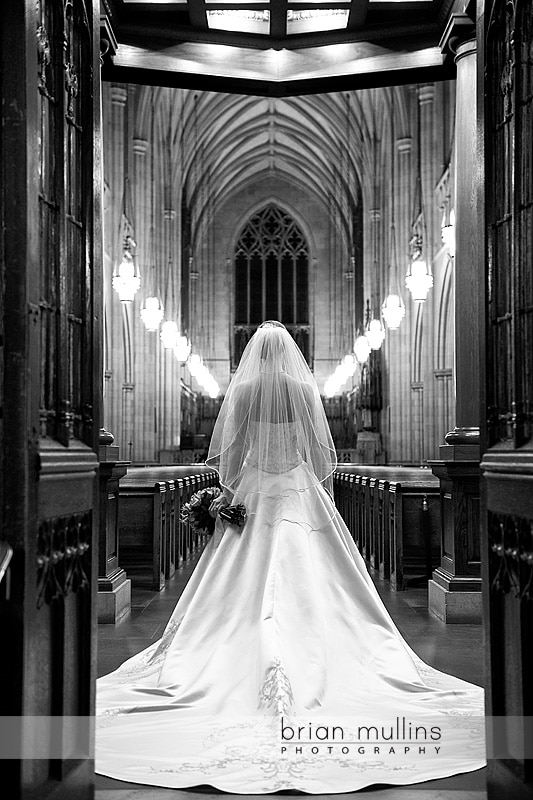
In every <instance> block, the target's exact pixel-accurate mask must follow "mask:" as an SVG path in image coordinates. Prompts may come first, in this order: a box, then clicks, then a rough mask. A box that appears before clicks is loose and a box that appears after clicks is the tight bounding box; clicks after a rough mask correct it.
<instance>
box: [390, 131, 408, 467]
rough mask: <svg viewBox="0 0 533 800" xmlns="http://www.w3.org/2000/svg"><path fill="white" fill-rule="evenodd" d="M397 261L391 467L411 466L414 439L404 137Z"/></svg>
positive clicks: (399, 166) (398, 160) (398, 172)
mask: <svg viewBox="0 0 533 800" xmlns="http://www.w3.org/2000/svg"><path fill="white" fill-rule="evenodd" d="M396 150H397V156H396V186H397V192H396V198H395V203H396V205H395V214H394V216H395V224H396V257H397V261H398V263H397V271H398V287H397V289H398V291H399V292H400V294H401V296H402V298H403V301H404V303H405V311H406V313H405V317H404V319H403V320H402V322H401V324H400V327H399V328H398V330H395V331H391V332H390V333H389V334H388V339H389V340H390V346H389V354H390V356H389V357H390V367H389V369H390V370H391V372H392V374H393V375H394V382H395V387H394V405H391V439H392V441H393V442H394V444H395V447H394V450H392V449H391V451H390V452H389V460H390V461H392V462H393V463H396V464H399V463H407V464H410V463H412V459H413V436H412V424H411V412H412V408H411V403H410V394H411V370H410V359H409V355H408V354H409V353H410V352H411V348H412V343H411V330H410V325H411V309H410V303H409V298H408V296H407V295H408V292H407V289H406V288H405V283H404V277H405V271H406V265H407V253H408V239H409V237H408V231H409V227H410V225H411V218H410V215H411V211H412V205H413V201H412V189H411V181H412V140H411V137H409V136H403V137H401V138H399V139H397V140H396Z"/></svg>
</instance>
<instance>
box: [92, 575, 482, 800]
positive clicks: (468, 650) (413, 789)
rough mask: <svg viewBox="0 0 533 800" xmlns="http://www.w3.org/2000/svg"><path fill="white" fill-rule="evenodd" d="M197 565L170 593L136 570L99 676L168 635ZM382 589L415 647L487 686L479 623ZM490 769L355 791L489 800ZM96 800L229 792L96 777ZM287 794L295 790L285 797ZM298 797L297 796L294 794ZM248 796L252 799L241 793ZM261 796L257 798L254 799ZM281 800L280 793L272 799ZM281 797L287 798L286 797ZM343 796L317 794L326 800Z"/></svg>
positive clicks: (106, 631)
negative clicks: (127, 608)
mask: <svg viewBox="0 0 533 800" xmlns="http://www.w3.org/2000/svg"><path fill="white" fill-rule="evenodd" d="M193 568H194V562H193V563H191V564H188V565H187V566H185V567H184V568H182V569H181V570H179V571H178V572H177V573H176V575H175V576H174V578H173V579H172V580H170V581H167V584H166V587H165V590H164V591H162V592H153V591H152V590H151V589H150V588H149V587H148V580H147V576H146V575H145V574H143V573H142V572H138V573H135V572H133V573H132V572H130V573H129V577H130V578H131V579H132V610H131V614H130V615H129V616H128V617H127V618H126V619H124V620H123V621H122V622H121V623H120V624H119V625H117V626H115V625H100V626H99V630H98V675H99V676H100V675H105V674H106V673H107V672H111V671H112V670H113V669H115V668H116V667H117V666H118V665H119V664H121V663H122V662H123V661H125V660H126V658H129V656H131V655H134V654H135V653H137V652H138V651H139V650H142V649H144V648H145V647H147V646H148V645H149V644H151V643H152V642H153V641H155V640H156V639H158V638H159V637H160V636H161V634H162V633H163V629H164V627H165V624H166V622H167V620H168V618H169V617H170V614H171V613H172V609H173V608H174V606H175V604H176V601H177V599H178V597H179V596H180V594H181V592H182V591H183V587H184V586H185V583H186V582H187V580H188V578H189V576H190V574H191V572H192V569H193ZM375 583H376V586H377V588H378V591H379V593H380V595H381V598H382V599H383V602H384V603H385V605H386V607H387V608H388V610H389V612H390V614H391V616H392V617H393V619H394V621H395V623H396V625H397V626H398V628H399V629H400V631H401V633H402V635H403V636H404V637H405V639H406V640H407V641H408V642H409V644H410V645H411V647H412V648H413V649H414V650H415V651H416V652H417V653H418V654H419V655H420V657H421V658H423V659H424V661H427V662H428V663H429V664H431V665H432V666H434V667H436V668H437V669H440V670H443V671H444V672H449V673H451V674H453V675H456V676H457V677H459V678H463V679H465V680H469V681H471V682H472V683H477V684H478V685H479V686H482V685H483V672H482V661H483V660H482V658H480V653H481V651H482V647H483V642H482V636H483V631H482V628H481V626H478V625H443V624H442V623H440V622H439V621H438V620H437V619H435V618H434V617H432V616H431V615H430V614H429V612H428V607H427V588H426V587H425V586H423V587H410V588H408V589H407V590H406V591H404V592H394V591H392V590H391V589H390V587H389V585H388V584H387V583H385V582H383V581H380V580H379V579H377V578H375ZM485 772H486V771H485V770H484V769H481V770H478V771H477V772H469V773H466V774H464V775H455V776H452V777H451V778H442V779H441V780H434V781H426V782H425V783H420V784H414V785H412V786H409V787H405V788H400V787H390V786H386V787H383V788H380V787H379V786H376V787H371V788H370V789H364V790H361V791H359V792H354V793H353V794H354V795H356V796H357V797H358V798H359V797H361V798H372V799H373V800H410V798H413V800H485V798H486V790H485ZM95 786H96V794H95V800H195V798H198V795H200V797H201V798H202V800H209V798H214V797H216V796H217V795H220V794H223V792H219V791H217V790H214V789H213V788H212V787H209V786H206V787H197V788H195V789H190V790H187V791H183V790H178V789H162V788H157V787H150V786H141V785H138V784H133V783H124V782H122V781H116V780H113V779H112V778H107V777H105V776H103V775H96V779H95ZM281 794H282V795H283V796H286V795H291V794H293V793H292V792H286V793H281ZM294 794H297V793H294ZM238 796H239V797H241V798H246V797H247V795H238ZM251 796H257V795H251ZM270 796H271V797H276V795H270ZM280 796H281V795H280ZM336 796H337V795H323V796H320V795H316V796H314V795H313V797H316V798H317V800H320V798H321V797H322V798H326V797H328V798H329V797H331V798H334V797H336Z"/></svg>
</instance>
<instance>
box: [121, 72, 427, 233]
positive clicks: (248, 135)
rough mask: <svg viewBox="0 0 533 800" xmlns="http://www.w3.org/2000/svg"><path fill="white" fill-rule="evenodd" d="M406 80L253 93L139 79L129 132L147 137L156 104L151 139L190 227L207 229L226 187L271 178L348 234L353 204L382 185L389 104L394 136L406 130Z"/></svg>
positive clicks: (410, 90)
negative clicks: (288, 93) (277, 94)
mask: <svg viewBox="0 0 533 800" xmlns="http://www.w3.org/2000/svg"><path fill="white" fill-rule="evenodd" d="M414 88H415V87H396V88H394V89H375V90H367V91H361V92H334V93H331V94H321V95H317V96H311V97H291V98H257V97H250V96H247V95H238V94H226V93H222V92H220V93H218V92H194V91H184V92H179V93H178V95H176V93H175V92H174V91H173V90H169V89H166V88H158V89H154V90H153V89H151V87H139V97H138V104H137V107H136V109H137V110H136V115H135V116H136V134H135V135H136V136H138V137H139V138H141V139H149V138H150V125H151V123H150V120H151V114H152V113H155V115H156V121H157V122H156V127H157V129H158V130H159V140H160V141H168V144H169V145H170V147H169V153H172V157H171V160H172V173H173V175H174V176H175V177H173V178H172V185H173V186H174V187H177V186H181V187H182V188H183V189H184V190H185V192H186V197H187V204H188V207H189V208H190V209H191V210H192V211H193V214H194V223H195V224H194V230H195V236H198V237H200V238H201V237H202V236H203V235H205V228H206V227H209V224H210V218H211V217H212V215H213V213H216V211H217V209H219V208H221V207H222V206H223V205H224V204H225V203H227V202H228V201H231V199H232V198H233V197H235V196H237V195H239V194H240V192H242V191H245V190H246V188H247V187H249V186H251V185H253V184H256V183H257V182H258V181H260V180H262V179H268V178H274V179H276V180H280V179H281V180H285V181H286V182H287V183H288V184H290V185H292V186H297V187H298V188H299V191H300V192H301V193H302V196H310V197H313V198H315V202H317V203H319V204H321V205H322V206H323V208H324V212H325V213H327V212H331V216H332V218H334V219H335V220H336V221H337V224H338V225H339V228H340V230H342V231H343V233H344V235H345V236H346V238H347V239H348V240H349V239H350V236H351V224H352V216H351V215H352V213H353V208H354V206H357V205H359V203H360V202H361V201H363V202H364V203H365V204H366V205H367V207H369V208H370V207H372V206H373V204H374V203H375V202H376V197H375V192H376V191H379V192H381V190H382V175H383V170H384V169H386V168H387V169H388V165H387V164H386V163H385V161H384V160H383V159H384V158H385V160H386V153H387V152H389V151H390V136H391V129H390V121H391V114H390V111H391V107H394V109H395V113H394V117H395V135H396V137H398V138H401V137H403V136H406V135H408V134H409V131H410V118H409V117H410V110H411V103H412V101H413V100H415V98H416V94H415V93H414ZM393 95H394V96H393ZM152 106H153V110H152V111H151V108H152ZM380 143H384V144H386V146H385V147H384V148H383V147H381V146H380V147H379V148H378V145H380ZM384 153H385V156H384ZM370 176H373V179H372V180H370ZM169 177H170V176H169ZM204 226H205V227H204Z"/></svg>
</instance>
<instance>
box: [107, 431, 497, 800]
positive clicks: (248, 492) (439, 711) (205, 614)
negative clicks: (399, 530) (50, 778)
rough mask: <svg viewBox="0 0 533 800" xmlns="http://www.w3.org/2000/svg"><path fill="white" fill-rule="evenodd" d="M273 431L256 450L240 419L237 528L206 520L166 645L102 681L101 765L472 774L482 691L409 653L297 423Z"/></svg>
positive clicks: (479, 753)
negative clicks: (241, 515)
mask: <svg viewBox="0 0 533 800" xmlns="http://www.w3.org/2000/svg"><path fill="white" fill-rule="evenodd" d="M268 424H269V425H270V427H269V428H268V437H267V438H268V444H267V450H266V451H265V447H264V445H265V439H264V437H263V438H262V436H261V435H260V430H259V429H260V428H261V430H263V433H264V423H262V425H261V426H259V425H258V424H257V420H250V424H249V426H248V429H247V436H246V446H245V447H244V450H243V452H242V459H241V461H240V465H239V478H238V479H236V480H235V481H234V482H233V485H232V492H233V499H232V502H233V503H243V504H244V505H245V506H246V509H247V512H248V519H247V521H246V523H245V524H244V526H243V527H242V528H238V527H236V526H232V525H228V526H227V527H226V529H225V530H224V525H225V523H223V522H222V521H221V520H220V518H218V519H217V525H216V528H215V533H214V535H213V536H212V538H211V539H210V541H209V543H208V544H207V546H206V548H205V550H204V552H203V553H202V555H201V557H200V559H199V561H198V564H197V566H196V568H195V570H194V572H193V574H192V576H191V578H190V580H189V582H188V584H187V586H186V587H185V589H184V592H183V594H182V595H181V597H180V599H179V601H178V603H177V605H176V607H175V609H174V611H173V613H172V616H171V617H170V619H169V621H168V624H167V626H166V629H165V631H164V633H163V636H162V637H161V639H160V640H159V641H158V642H156V643H154V644H152V645H151V646H150V647H148V648H146V649H145V650H143V651H142V652H141V653H138V654H137V655H135V656H133V657H132V658H130V659H128V660H127V661H126V662H125V663H124V664H122V665H121V666H120V667H119V668H118V669H117V670H115V671H114V672H113V673H111V674H110V675H107V676H105V677H103V678H100V679H99V680H98V683H97V734H96V771H97V772H99V773H102V774H104V775H108V776H111V777H113V778H118V779H121V780H125V781H133V782H136V783H143V784H151V785H156V786H165V787H174V788H186V787H193V786H197V785H205V784H208V785H210V786H214V787H216V788H218V789H221V790H225V791H227V792H232V793H242V794H265V793H269V792H276V791H280V790H286V789H293V790H300V791H303V792H308V793H313V794H329V793H338V792H348V791H354V790H357V789H361V788H362V787H364V786H368V785H371V784H383V783H385V784H387V783H389V784H400V785H405V784H410V783H418V782H421V781H425V780H429V779H432V778H440V777H444V776H447V775H452V774H457V773H461V772H468V771H471V770H475V769H479V768H481V767H483V766H484V765H485V763H486V761H485V745H484V734H483V731H484V723H483V713H484V708H483V690H482V689H481V688H480V687H478V686H475V685H473V684H471V683H468V682H466V681H463V680H460V679H458V678H455V677H453V676H451V675H447V674H444V673H442V672H439V671H438V670H436V669H433V668H432V667H430V666H429V665H428V664H426V663H424V662H423V661H422V660H421V659H420V658H419V657H418V656H417V655H416V654H415V653H414V651H413V650H412V649H411V648H410V647H409V645H408V644H407V643H406V642H405V640H404V639H403V637H402V636H401V634H400V632H399V631H398V629H397V628H396V626H395V624H394V623H393V621H392V619H391V617H390V616H389V614H388V612H387V610H386V608H385V606H384V605H383V603H382V601H381V599H380V597H379V595H378V592H377V590H376V588H375V586H374V584H373V582H372V579H371V577H370V575H369V573H368V571H367V569H366V567H365V564H364V561H363V559H362V557H361V555H360V553H359V551H358V549H357V547H356V546H355V544H354V542H353V539H352V537H351V535H350V533H349V531H348V529H347V528H346V526H345V524H344V522H343V520H342V519H341V517H340V515H339V514H338V512H337V510H336V508H335V506H334V504H333V501H332V499H331V497H330V495H329V493H328V491H327V490H326V488H325V481H317V480H316V472H315V470H314V469H313V470H311V469H310V467H309V463H308V461H306V460H304V458H303V456H302V453H301V451H300V449H299V442H301V441H302V435H301V430H300V427H301V419H300V418H294V419H292V420H285V421H277V422H270V423H268ZM300 446H301V445H300ZM224 485H226V484H224ZM258 486H260V487H261V489H260V491H258V489H257V487H258Z"/></svg>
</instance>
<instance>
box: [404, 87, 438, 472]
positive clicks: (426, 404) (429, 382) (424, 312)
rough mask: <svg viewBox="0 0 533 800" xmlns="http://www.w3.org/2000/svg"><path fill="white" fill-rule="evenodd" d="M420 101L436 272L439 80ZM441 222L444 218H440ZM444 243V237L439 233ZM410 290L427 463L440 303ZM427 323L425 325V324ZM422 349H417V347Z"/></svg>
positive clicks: (429, 248) (429, 251) (422, 452)
mask: <svg viewBox="0 0 533 800" xmlns="http://www.w3.org/2000/svg"><path fill="white" fill-rule="evenodd" d="M418 105H419V114H420V130H419V135H420V141H419V142H418V147H419V149H420V181H421V186H420V189H421V192H422V197H421V201H422V204H423V207H422V213H423V215H424V221H425V226H424V227H425V230H424V231H423V233H422V236H423V238H424V240H425V241H424V251H425V257H426V259H427V263H428V266H429V267H430V269H431V272H432V273H433V270H434V266H433V255H434V250H435V243H434V230H435V222H436V204H435V202H434V195H433V192H434V188H435V178H434V174H435V155H436V148H435V84H434V83H424V84H421V85H420V86H419V89H418ZM439 224H440V220H439ZM439 245H440V237H439ZM408 294H409V301H410V305H411V308H413V312H414V313H413V323H414V324H415V325H416V326H417V327H416V328H413V347H412V348H411V352H412V353H413V354H414V356H415V363H416V362H417V361H418V363H419V364H420V373H419V374H418V375H416V374H415V375H413V381H414V382H413V385H412V387H411V391H412V401H413V403H414V404H416V403H418V407H419V418H420V426H419V433H418V436H417V442H418V459H417V460H418V461H419V462H420V464H424V463H426V460H427V459H428V458H429V457H434V456H435V443H436V442H437V441H439V440H440V438H441V436H442V431H437V427H436V408H435V386H434V380H433V370H432V364H433V353H434V331H435V326H434V325H433V324H432V321H433V320H434V319H435V317H436V315H437V313H438V312H437V304H436V302H435V290H434V289H430V290H429V294H428V296H427V300H425V302H423V303H420V304H418V303H414V302H413V300H412V299H411V293H410V292H408ZM421 326H423V327H421ZM417 349H419V352H418V353H417V352H416V350H417Z"/></svg>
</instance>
